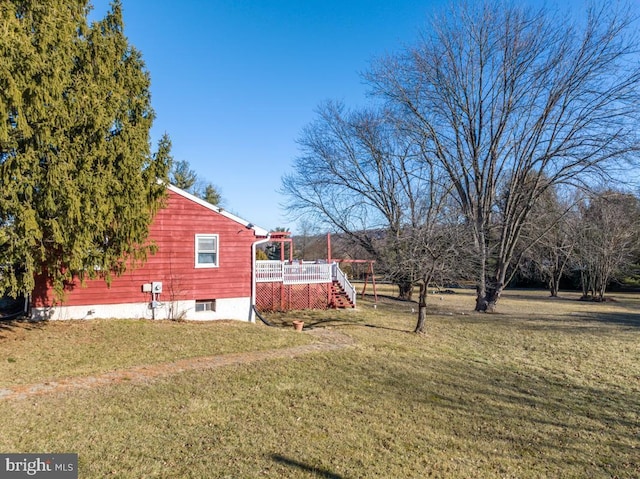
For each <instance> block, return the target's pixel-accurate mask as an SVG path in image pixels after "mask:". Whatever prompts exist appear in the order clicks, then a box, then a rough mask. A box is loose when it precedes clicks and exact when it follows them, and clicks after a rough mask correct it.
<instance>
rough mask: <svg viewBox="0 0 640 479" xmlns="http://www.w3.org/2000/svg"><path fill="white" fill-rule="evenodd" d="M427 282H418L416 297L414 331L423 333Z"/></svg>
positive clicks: (425, 317)
mask: <svg viewBox="0 0 640 479" xmlns="http://www.w3.org/2000/svg"><path fill="white" fill-rule="evenodd" d="M427 290H428V288H427V284H426V283H424V284H423V283H421V284H420V296H419V298H418V322H417V323H416V329H414V331H413V332H414V333H419V334H424V332H425V323H426V319H427Z"/></svg>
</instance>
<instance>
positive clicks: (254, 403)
mask: <svg viewBox="0 0 640 479" xmlns="http://www.w3.org/2000/svg"><path fill="white" fill-rule="evenodd" d="M615 298H616V301H615V302H611V303H606V304H591V303H584V302H579V301H576V296H575V295H565V298H564V299H556V300H553V299H549V298H546V297H545V294H544V293H531V292H524V291H510V292H507V293H506V294H505V297H504V299H503V300H502V302H501V303H500V305H499V307H500V313H498V314H494V315H482V314H476V313H473V312H471V309H472V306H473V298H472V297H471V294H470V293H464V292H458V294H454V295H442V296H438V295H436V296H432V297H430V301H431V309H432V315H430V316H429V319H428V324H429V329H428V334H426V335H424V336H418V335H414V334H412V333H411V332H410V331H412V329H413V327H414V322H415V314H413V313H412V312H411V308H412V307H415V305H413V304H411V303H407V302H398V301H394V300H391V299H388V298H386V297H381V298H380V299H379V302H378V304H377V305H376V308H374V305H373V303H372V302H371V301H370V300H369V299H367V300H361V301H359V306H358V309H357V310H355V311H324V312H299V313H292V314H290V315H287V316H284V317H282V316H276V315H272V317H271V319H272V320H274V321H284V322H289V321H290V320H291V319H294V318H301V319H304V320H305V324H306V325H307V326H310V325H311V326H313V327H316V328H332V329H334V330H337V331H339V332H341V333H343V334H347V335H349V336H350V337H351V338H352V339H353V340H354V341H355V345H354V346H352V347H349V348H346V349H343V350H340V351H333V352H319V353H315V354H310V355H306V356H301V357H296V358H292V359H278V360H269V361H258V362H251V363H248V364H242V365H235V366H229V367H225V368H220V369H212V370H207V371H189V372H185V373H181V374H177V375H175V376H172V377H170V378H164V379H159V380H155V381H151V382H149V383H148V384H127V383H124V384H117V385H114V386H109V387H100V388H96V389H92V390H84V391H76V392H71V393H64V394H57V395H46V396H35V397H32V398H28V399H24V400H19V401H13V402H10V401H3V402H0V405H1V407H2V411H3V414H2V416H1V418H0V431H2V433H1V434H0V450H2V451H6V452H45V451H46V452H77V453H78V454H79V457H80V477H82V478H94V477H95V478H99V477H125V478H128V477H131V478H142V477H145V478H148V477H164V478H182V477H191V478H214V477H215V478H221V477H229V478H253V477H273V478H282V477H310V478H311V477H324V478H334V479H336V478H345V479H346V478H371V477H379V478H411V477H415V478H424V477H453V478H484V477H487V478H494V477H495V478H510V477H513V478H540V477H549V478H560V477H561V478H568V477H576V478H587V477H588V478H598V477H602V478H612V477H618V478H637V477H640V296H638V295H617V296H615ZM0 336H2V338H1V339H0V377H1V378H2V381H3V385H4V387H10V386H11V385H19V384H28V383H31V382H34V381H35V380H53V379H55V378H60V377H69V376H74V375H82V374H95V373H99V372H102V371H106V370H109V369H110V368H121V367H127V366H131V365H134V364H145V363H146V362H148V363H150V364H151V363H159V362H166V361H170V360H172V359H180V358H185V357H193V356H199V355H212V354H216V353H217V352H220V353H223V352H230V351H256V350H261V349H267V348H283V347H288V346H293V345H297V344H302V343H304V342H311V341H314V340H315V337H314V336H312V335H309V334H300V333H296V332H295V331H293V328H292V327H291V326H290V325H287V326H286V327H283V328H267V327H264V326H260V325H248V324H242V323H228V322H224V323H207V324H192V323H169V322H158V323H153V322H151V321H141V322H138V321H130V322H128V321H89V322H85V323H80V322H77V323H76V322H73V323H71V322H70V323H64V324H63V323H47V324H44V325H41V326H39V327H35V328H33V329H26V328H25V326H24V325H18V326H17V327H14V329H13V330H0ZM43 338H44V339H47V340H46V341H44V340H43ZM129 338H131V339H129ZM147 343H151V345H149V344H147ZM66 344H71V345H75V346H73V347H70V346H64V345H66ZM160 350H162V351H160ZM141 351H142V352H141ZM69 356H73V357H74V358H75V359H74V360H73V361H69V360H68V359H67V357H69ZM104 356H108V357H109V358H110V359H108V360H107V359H105V358H104ZM40 367H41V368H42V373H39V372H38V370H39V368H40ZM23 369H24V371H25V372H24V375H22V374H21V371H22V370H23ZM22 376H24V377H22Z"/></svg>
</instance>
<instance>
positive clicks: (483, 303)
mask: <svg viewBox="0 0 640 479" xmlns="http://www.w3.org/2000/svg"><path fill="white" fill-rule="evenodd" d="M502 291H504V285H503V284H502V283H495V286H489V287H487V288H486V289H485V290H484V291H481V290H480V289H478V296H477V298H476V311H480V312H483V313H495V312H496V309H497V307H498V300H499V299H500V295H501V294H502Z"/></svg>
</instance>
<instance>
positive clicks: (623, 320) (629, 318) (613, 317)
mask: <svg viewBox="0 0 640 479" xmlns="http://www.w3.org/2000/svg"><path fill="white" fill-rule="evenodd" d="M573 317H574V318H578V319H583V320H586V321H594V322H597V323H606V324H616V325H620V326H627V327H630V328H640V314H638V313H602V312H593V313H580V314H576V315H574V316H573Z"/></svg>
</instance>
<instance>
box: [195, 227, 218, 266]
mask: <svg viewBox="0 0 640 479" xmlns="http://www.w3.org/2000/svg"><path fill="white" fill-rule="evenodd" d="M217 266H218V235H196V268H216V267H217Z"/></svg>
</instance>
